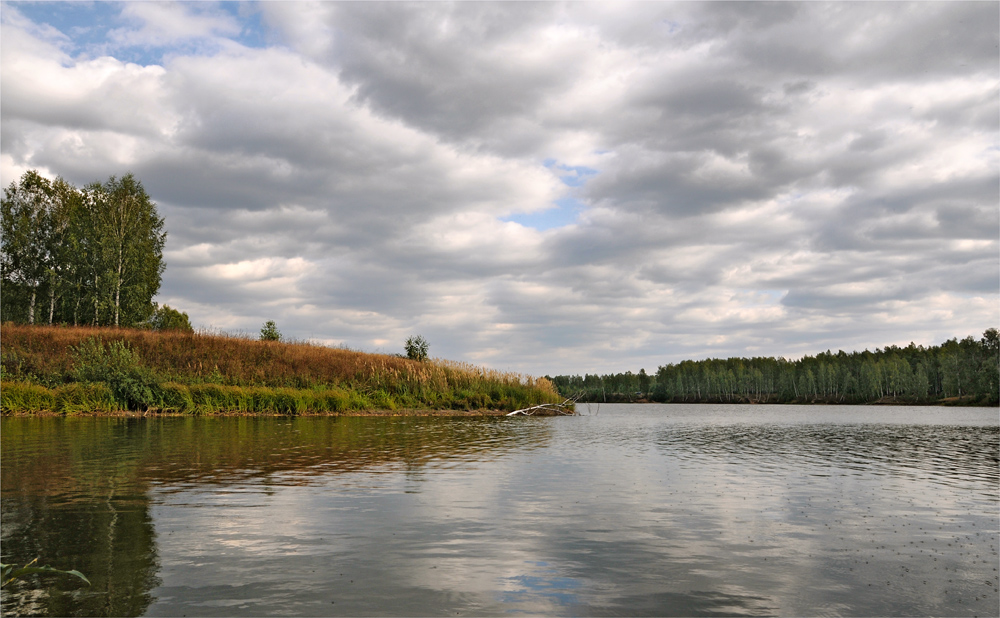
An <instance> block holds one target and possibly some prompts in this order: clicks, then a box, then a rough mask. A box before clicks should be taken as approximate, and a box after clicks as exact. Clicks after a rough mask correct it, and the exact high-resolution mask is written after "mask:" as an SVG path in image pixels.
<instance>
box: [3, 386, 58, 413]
mask: <svg viewBox="0 0 1000 618" xmlns="http://www.w3.org/2000/svg"><path fill="white" fill-rule="evenodd" d="M55 409H56V399H55V396H54V395H53V393H52V391H50V390H49V389H47V388H45V387H44V386H39V385H37V384H28V383H27V382H4V383H3V384H0V410H2V412H3V414H14V413H17V412H44V411H51V410H55Z"/></svg>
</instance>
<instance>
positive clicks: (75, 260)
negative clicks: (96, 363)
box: [0, 170, 190, 328]
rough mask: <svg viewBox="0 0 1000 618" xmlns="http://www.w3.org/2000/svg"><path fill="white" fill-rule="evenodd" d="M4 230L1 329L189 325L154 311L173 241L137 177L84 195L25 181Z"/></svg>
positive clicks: (64, 186) (17, 187)
mask: <svg viewBox="0 0 1000 618" xmlns="http://www.w3.org/2000/svg"><path fill="white" fill-rule="evenodd" d="M0 226H2V237H0V269H2V272H0V286H2V294H3V302H2V304H0V320H2V321H4V322H7V321H13V322H19V323H27V324H40V323H48V324H73V325H82V324H89V325H95V326H137V325H140V324H147V325H149V324H152V323H153V322H155V324H153V325H154V327H155V326H156V325H159V324H164V323H171V324H176V323H178V322H179V321H180V322H183V323H187V316H186V314H181V313H179V312H177V311H174V310H171V309H169V307H163V308H158V307H157V306H156V304H155V303H154V302H153V296H154V295H156V293H157V291H158V290H159V288H160V279H161V276H162V274H163V270H164V268H165V264H164V262H163V246H164V242H165V241H166V236H167V233H166V231H164V229H163V219H162V218H161V217H160V216H159V214H158V213H157V211H156V204H155V203H153V201H152V200H151V199H150V197H149V195H148V194H147V193H146V191H145V189H144V188H143V186H142V183H141V182H139V180H137V179H136V178H135V177H134V176H133V175H132V174H130V173H129V174H125V175H124V176H122V177H120V178H116V177H115V176H111V177H110V178H109V179H108V180H107V181H105V182H103V183H101V182H93V183H91V184H89V185H87V186H85V187H83V188H82V189H81V188H77V187H75V186H73V185H72V184H70V183H68V182H67V181H65V180H64V179H62V178H57V179H55V180H53V181H50V180H48V179H46V178H44V177H43V176H41V175H40V174H39V173H38V172H36V171H34V170H32V171H28V172H25V173H24V174H23V175H22V176H21V178H20V181H19V182H12V183H11V184H10V186H8V187H7V188H5V189H4V191H3V199H2V212H0ZM181 316H183V320H181ZM151 319H153V320H152V322H151ZM187 328H190V324H189V323H187Z"/></svg>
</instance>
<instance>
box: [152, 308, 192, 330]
mask: <svg viewBox="0 0 1000 618" xmlns="http://www.w3.org/2000/svg"><path fill="white" fill-rule="evenodd" d="M153 304H154V305H155V304H156V303H153ZM149 327H150V328H152V329H153V330H176V331H181V332H184V333H193V332H194V328H192V327H191V319H190V318H188V314H187V313H186V312H183V311H178V310H176V309H174V308H173V307H171V306H170V305H160V306H157V307H156V310H155V311H154V312H153V316H152V317H151V318H149Z"/></svg>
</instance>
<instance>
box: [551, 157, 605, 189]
mask: <svg viewBox="0 0 1000 618" xmlns="http://www.w3.org/2000/svg"><path fill="white" fill-rule="evenodd" d="M542 164H543V165H545V167H547V168H549V169H550V170H552V171H554V172H555V173H556V174H557V175H558V176H559V180H561V181H562V182H563V184H564V185H566V186H567V187H582V186H583V185H584V184H585V183H586V182H587V181H588V180H590V179H591V178H592V177H593V176H596V175H597V170H595V169H593V168H589V167H586V166H583V165H564V164H562V163H559V162H558V161H556V160H555V159H546V160H545V161H543V162H542Z"/></svg>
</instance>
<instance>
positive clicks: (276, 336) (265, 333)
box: [260, 320, 281, 341]
mask: <svg viewBox="0 0 1000 618" xmlns="http://www.w3.org/2000/svg"><path fill="white" fill-rule="evenodd" d="M260 340H261V341H281V332H279V331H278V325H277V324H275V323H274V320H268V321H267V322H264V326H263V327H262V328H261V329H260Z"/></svg>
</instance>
